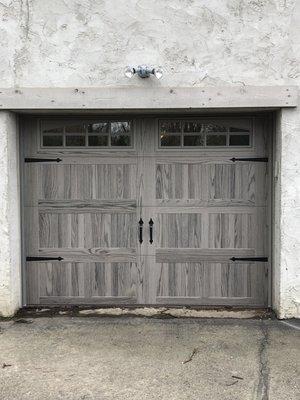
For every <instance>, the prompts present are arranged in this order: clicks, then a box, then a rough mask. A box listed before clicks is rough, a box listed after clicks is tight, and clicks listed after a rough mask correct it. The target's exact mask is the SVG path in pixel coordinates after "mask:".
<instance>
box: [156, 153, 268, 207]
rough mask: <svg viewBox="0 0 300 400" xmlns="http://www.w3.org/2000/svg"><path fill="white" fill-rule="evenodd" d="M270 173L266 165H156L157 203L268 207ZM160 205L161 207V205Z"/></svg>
mask: <svg viewBox="0 0 300 400" xmlns="http://www.w3.org/2000/svg"><path fill="white" fill-rule="evenodd" d="M266 179H267V169H266V165H264V163H250V162H248V163H240V164H238V163H236V164H232V163H231V164H229V163H224V164H222V163H221V162H220V161H218V162H215V163H214V162H213V161H210V162H207V163H204V162H201V163H199V162H198V163H183V164H181V163H176V162H174V163H170V164H157V165H156V199H157V200H164V201H166V200H170V199H184V200H185V201H188V200H197V201H198V204H201V201H202V204H205V202H206V203H207V204H208V205H211V206H213V205H218V204H219V203H220V202H221V201H223V202H227V204H228V205H230V202H232V201H233V202H234V203H235V204H240V205H251V204H252V205H256V206H259V205H265V201H266ZM158 204H160V203H158Z"/></svg>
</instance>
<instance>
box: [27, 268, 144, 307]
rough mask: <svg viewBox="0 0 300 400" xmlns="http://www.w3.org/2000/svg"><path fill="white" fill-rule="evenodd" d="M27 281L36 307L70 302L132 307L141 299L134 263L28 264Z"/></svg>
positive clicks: (30, 300)
mask: <svg viewBox="0 0 300 400" xmlns="http://www.w3.org/2000/svg"><path fill="white" fill-rule="evenodd" d="M27 277H28V279H27V289H28V293H29V302H30V303H32V304H40V303H41V304H46V303H49V304H53V303H56V304H60V303H61V304H65V303H66V299H69V302H70V303H73V304H74V303H76V302H77V303H78V304H81V303H82V304H87V303H90V304H93V303H94V302H95V303H97V302H100V303H102V304H105V302H106V303H107V304H109V303H111V302H112V301H115V300H116V299H120V302H125V303H126V299H127V301H128V303H131V302H136V299H137V266H136V263H133V262H113V263H104V262H103V263H99V262H91V263H84V262H82V263H78V262H73V263H71V262H67V263H66V262H59V263H58V262H54V263H49V262H47V263H27ZM60 299H61V301H60ZM112 299H114V300H112Z"/></svg>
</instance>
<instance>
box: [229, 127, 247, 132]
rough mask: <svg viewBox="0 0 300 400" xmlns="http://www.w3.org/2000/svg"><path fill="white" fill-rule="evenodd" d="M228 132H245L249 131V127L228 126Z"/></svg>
mask: <svg viewBox="0 0 300 400" xmlns="http://www.w3.org/2000/svg"><path fill="white" fill-rule="evenodd" d="M229 131H230V132H241V133H242V132H245V133H247V132H248V133H249V129H245V128H237V127H231V128H229Z"/></svg>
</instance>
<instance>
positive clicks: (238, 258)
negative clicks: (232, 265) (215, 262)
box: [230, 257, 268, 262]
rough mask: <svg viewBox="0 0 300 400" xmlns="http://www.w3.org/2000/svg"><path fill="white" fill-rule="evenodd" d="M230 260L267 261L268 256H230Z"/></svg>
mask: <svg viewBox="0 0 300 400" xmlns="http://www.w3.org/2000/svg"><path fill="white" fill-rule="evenodd" d="M230 260H231V261H256V262H268V257H231V258H230Z"/></svg>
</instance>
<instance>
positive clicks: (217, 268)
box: [22, 117, 270, 307]
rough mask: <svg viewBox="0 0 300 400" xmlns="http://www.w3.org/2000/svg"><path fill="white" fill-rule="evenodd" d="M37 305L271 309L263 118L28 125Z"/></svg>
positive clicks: (28, 220)
mask: <svg viewBox="0 0 300 400" xmlns="http://www.w3.org/2000/svg"><path fill="white" fill-rule="evenodd" d="M22 140H23V145H22V148H23V157H24V174H23V175H24V177H23V199H24V229H23V231H24V243H25V246H24V247H25V253H26V254H25V255H26V267H25V277H26V304H28V305H40V304H43V305H53V304H92V305H96V304H105V305H111V304H115V305H122V304H123V305H129V304H158V305H172V304H173V305H174V304H175V305H214V306H218V305H220V306H221V305H232V306H253V307H261V306H266V305H268V290H267V289H268V275H270V274H268V270H269V262H268V251H269V235H268V222H269V218H268V215H269V207H268V194H269V190H268V187H269V177H268V162H267V161H268V160H267V149H268V143H267V141H268V129H267V123H266V121H265V120H264V119H263V118H261V117H234V118H232V117H231V118H229V117H226V118H219V117H214V118H211V117H210V118H204V117H201V118H159V119H157V118H148V117H146V118H131V119H130V118H124V117H123V118H109V119H108V118H96V117H93V118H84V119H83V118H68V119H65V118H48V119H47V118H45V119H43V118H42V119H40V118H31V119H30V120H29V119H28V120H24V121H23V134H22Z"/></svg>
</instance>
